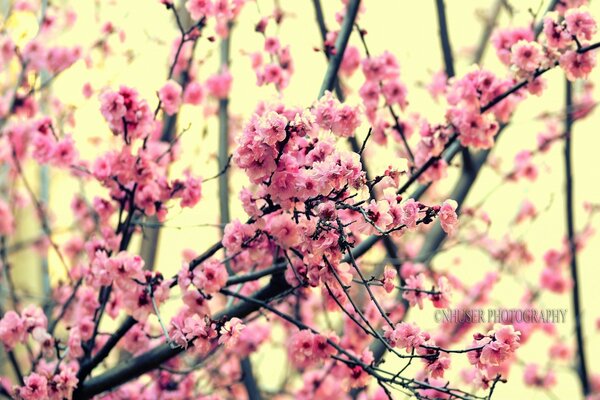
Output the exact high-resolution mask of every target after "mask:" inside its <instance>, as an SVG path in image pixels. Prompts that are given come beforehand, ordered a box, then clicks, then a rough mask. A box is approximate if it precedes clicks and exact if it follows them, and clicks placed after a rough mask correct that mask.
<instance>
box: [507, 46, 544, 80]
mask: <svg viewBox="0 0 600 400" xmlns="http://www.w3.org/2000/svg"><path fill="white" fill-rule="evenodd" d="M542 60H543V50H542V46H540V45H539V44H538V43H536V42H527V41H525V40H520V41H518V42H517V43H516V44H515V45H514V46H513V47H512V49H511V62H512V64H513V65H515V66H516V67H517V68H518V69H520V70H522V71H525V72H533V71H535V70H536V69H537V68H538V67H539V66H540V64H541V62H542Z"/></svg>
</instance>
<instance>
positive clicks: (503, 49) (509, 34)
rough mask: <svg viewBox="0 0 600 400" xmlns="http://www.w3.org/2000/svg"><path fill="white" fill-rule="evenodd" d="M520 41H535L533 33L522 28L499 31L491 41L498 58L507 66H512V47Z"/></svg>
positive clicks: (528, 29)
mask: <svg viewBox="0 0 600 400" xmlns="http://www.w3.org/2000/svg"><path fill="white" fill-rule="evenodd" d="M520 40H525V41H528V42H531V41H533V40H534V38H533V31H532V30H531V29H530V28H521V27H517V28H506V29H498V30H496V32H495V33H494V35H493V36H492V39H491V41H492V44H493V45H494V47H495V48H496V54H497V55H498V58H499V59H500V61H502V62H503V63H504V64H506V65H508V64H510V60H511V48H512V46H513V45H514V44H515V43H517V42H518V41H520Z"/></svg>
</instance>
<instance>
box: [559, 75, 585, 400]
mask: <svg viewBox="0 0 600 400" xmlns="http://www.w3.org/2000/svg"><path fill="white" fill-rule="evenodd" d="M572 109H573V84H572V83H571V82H570V81H568V80H566V86H565V148H564V160H565V205H566V216H567V237H568V240H569V259H570V266H571V279H572V280H573V288H572V290H571V292H572V297H573V318H574V322H575V337H576V340H577V366H576V368H577V374H578V375H579V381H580V384H581V390H582V392H583V395H584V396H587V395H589V394H590V383H589V380H588V374H587V367H586V362H585V344H584V340H583V329H582V325H583V323H582V316H581V303H580V299H579V278H578V274H577V243H576V238H575V210H574V206H573V186H574V185H573V162H572V133H573V112H572Z"/></svg>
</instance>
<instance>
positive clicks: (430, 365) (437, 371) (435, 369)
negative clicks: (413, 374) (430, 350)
mask: <svg viewBox="0 0 600 400" xmlns="http://www.w3.org/2000/svg"><path fill="white" fill-rule="evenodd" d="M424 361H425V363H426V364H427V367H425V370H426V371H427V373H428V374H429V376H430V377H431V378H443V377H444V372H445V371H446V370H447V369H448V368H450V357H448V355H446V354H440V355H439V356H438V357H437V358H436V359H435V360H434V361H432V362H430V361H429V360H428V359H424Z"/></svg>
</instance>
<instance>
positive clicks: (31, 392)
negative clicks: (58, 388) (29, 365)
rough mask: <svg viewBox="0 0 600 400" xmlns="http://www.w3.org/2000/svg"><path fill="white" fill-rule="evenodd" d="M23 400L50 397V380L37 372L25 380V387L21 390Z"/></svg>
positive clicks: (37, 399)
mask: <svg viewBox="0 0 600 400" xmlns="http://www.w3.org/2000/svg"><path fill="white" fill-rule="evenodd" d="M19 395H20V396H21V397H22V398H23V400H39V399H45V398H47V396H48V380H47V379H46V378H44V377H43V376H42V375H39V374H36V373H35V372H34V373H32V374H31V375H29V376H28V377H26V378H25V386H23V387H22V388H21V389H19Z"/></svg>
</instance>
